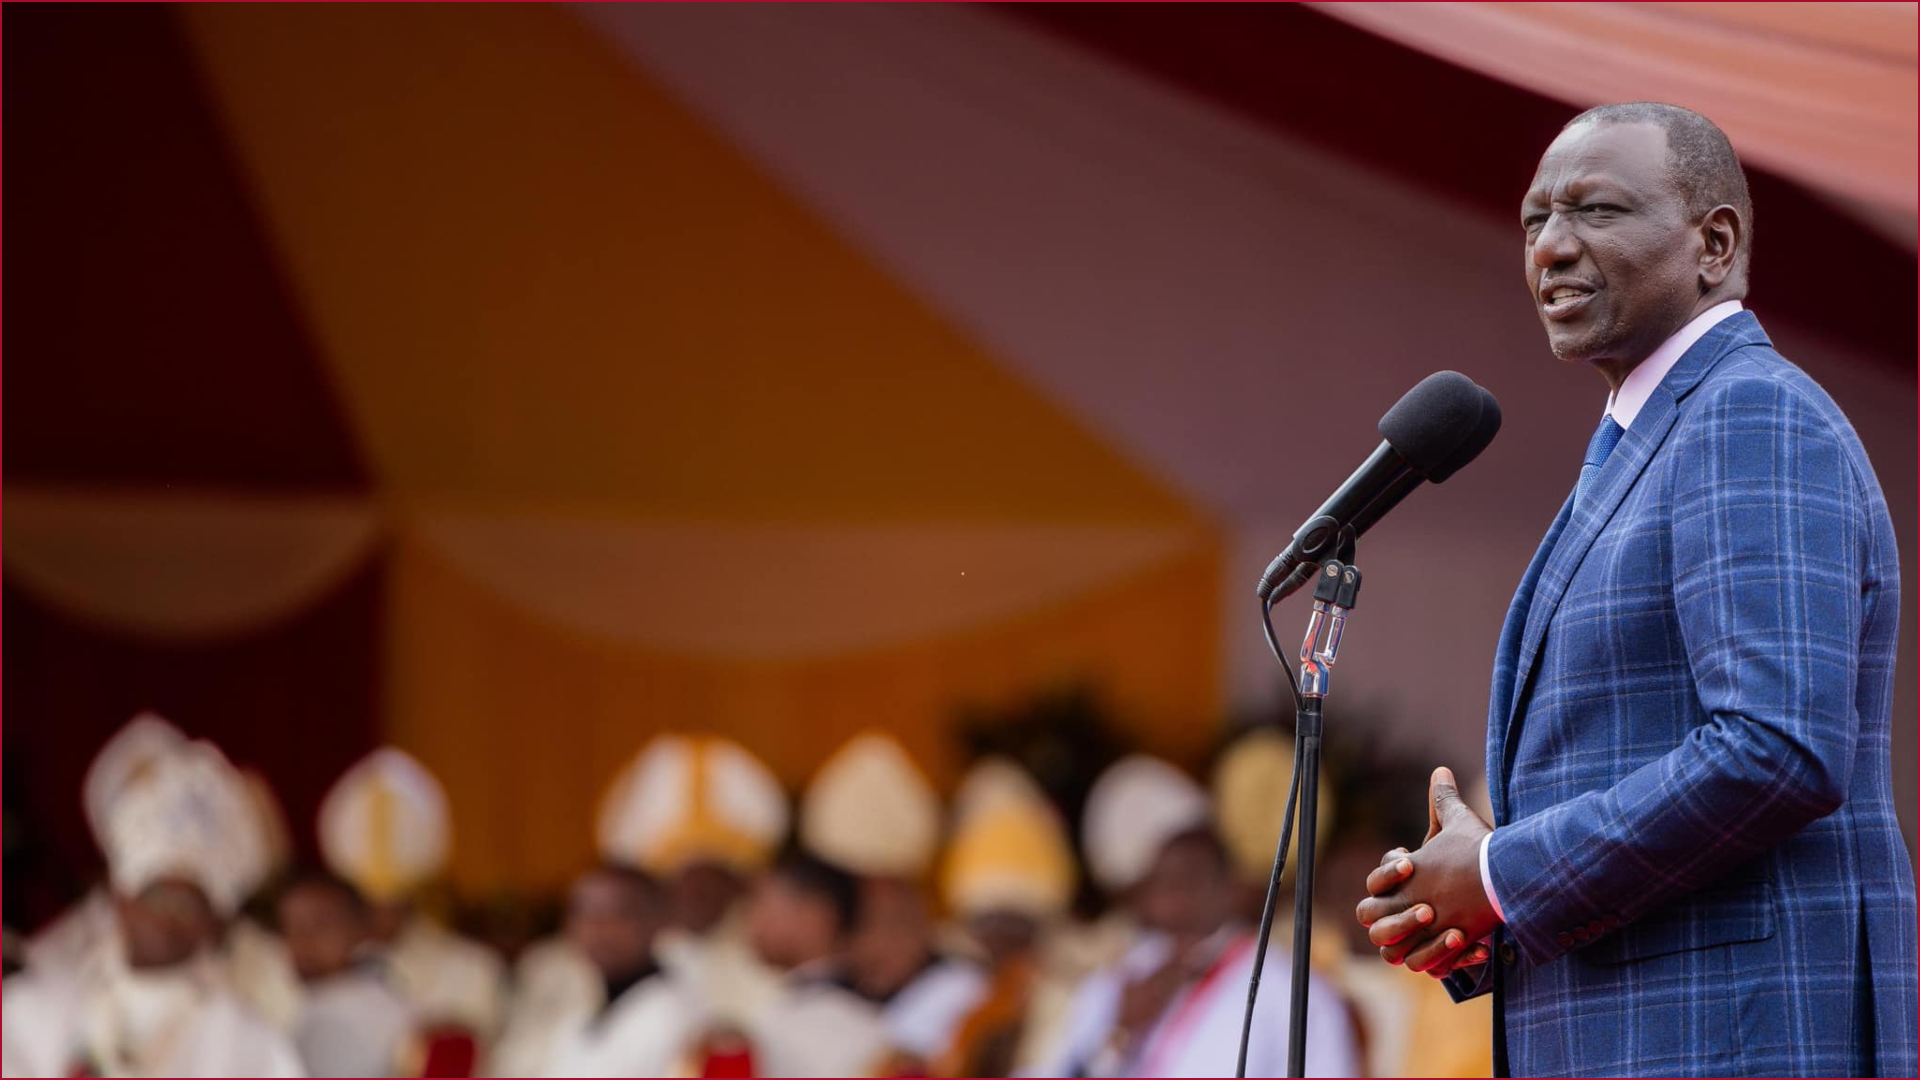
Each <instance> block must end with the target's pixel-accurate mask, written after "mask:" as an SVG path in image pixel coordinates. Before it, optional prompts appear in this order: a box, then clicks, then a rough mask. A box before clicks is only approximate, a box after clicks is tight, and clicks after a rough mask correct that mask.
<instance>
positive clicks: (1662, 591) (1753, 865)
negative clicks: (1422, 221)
mask: <svg viewBox="0 0 1920 1080" xmlns="http://www.w3.org/2000/svg"><path fill="white" fill-rule="evenodd" d="M1522 214H1523V224H1524V227H1525V231H1526V252H1527V278H1528V283H1529V285H1530V286H1531V288H1532V291H1533V293H1534V298H1535V304H1536V307H1537V308H1538V310H1539V313H1540V316H1541V320H1542V322H1543V324H1544V325H1545V327H1546V330H1547V339H1548V342H1549V344H1550V345H1551V346H1552V347H1553V350H1554V353H1555V354H1556V355H1557V356H1558V357H1559V358H1560V359H1562V360H1563V361H1568V362H1572V363H1579V364H1583V365H1590V366H1592V367H1594V368H1596V369H1598V370H1599V371H1600V373H1601V374H1602V375H1603V376H1604V377H1605V378H1606V380H1607V383H1608V386H1609V388H1610V390H1611V391H1612V393H1611V394H1610V396H1609V398H1608V406H1607V414H1606V416H1605V417H1603V419H1602V420H1601V423H1600V426H1599V429H1598V430H1597V431H1596V432H1595V433H1594V437H1593V440H1592V442H1591V443H1590V444H1589V447H1588V451H1587V455H1586V459H1585V461H1584V462H1583V463H1582V466H1581V469H1580V473H1579V475H1578V477H1577V480H1576V481H1575V483H1574V491H1573V493H1572V494H1571V495H1570V496H1569V497H1568V499H1567V501H1566V504H1565V505H1564V506H1562V507H1561V508H1560V513H1559V515H1558V516H1557V517H1556V518H1555V519H1554V522H1553V525H1552V527H1551V528H1550V529H1549V530H1548V531H1547V535H1546V539H1545V540H1543V541H1542V542H1541V544H1540V548H1539V551H1538V552H1537V553H1536V554H1535V555H1534V558H1533V562H1532V564H1531V565H1529V566H1528V567H1527V570H1526V573H1525V575H1524V576H1523V577H1522V579H1521V582H1520V588H1519V590H1518V592H1516V593H1515V595H1514V598H1513V604H1512V606H1511V607H1510V608H1509V610H1508V613H1507V621H1506V626H1505V628H1504V629H1503V630H1502V631H1501V635H1500V645H1499V652H1498V655H1497V659H1496V661H1495V665H1494V674H1493V687H1492V694H1491V702H1490V705H1489V710H1488V720H1487V775H1488V778H1489V785H1488V786H1489V788H1490V790H1491V794H1492V802H1493V817H1494V821H1495V822H1496V823H1497V824H1498V827H1497V828H1496V827H1493V826H1490V825H1489V824H1488V823H1486V822H1485V821H1483V820H1481V819H1480V817H1479V816H1478V815H1476V814H1475V813H1474V812H1473V811H1472V810H1471V809H1469V808H1467V806H1466V805H1465V804H1464V803H1462V802H1461V801H1460V799H1459V796H1458V794H1457V793H1456V792H1455V790H1454V784H1453V777H1452V774H1451V773H1450V772H1448V771H1447V770H1445V769H1441V770H1437V771H1436V772H1435V774H1434V782H1433V786H1432V790H1431V792H1430V807H1431V819H1430V824H1431V828H1430V831H1429V834H1428V838H1427V840H1426V842H1425V843H1424V844H1423V845H1422V847H1421V848H1420V849H1419V850H1417V851H1413V852H1407V851H1405V850H1396V851H1392V852H1389V853H1388V854H1387V857H1386V858H1385V859H1384V860H1383V861H1382V864H1381V866H1380V868H1379V869H1377V870H1375V871H1374V872H1373V874H1372V875H1370V876H1369V878H1368V881H1367V886H1368V892H1369V894H1370V895H1369V897H1368V898H1367V899H1366V900H1363V901H1362V902H1361V904H1360V908H1359V911H1358V915H1359V918H1360V921H1361V922H1362V923H1363V924H1365V925H1367V926H1368V927H1369V928H1370V929H1369V933H1370V935H1371V936H1372V939H1373V941H1374V943H1375V944H1377V945H1379V946H1381V954H1382V956H1383V957H1384V958H1386V959H1387V960H1388V962H1390V963H1405V964H1406V965H1408V966H1410V967H1413V968H1415V969H1417V970H1421V971H1426V972H1429V973H1430V974H1433V975H1435V976H1436V977H1444V978H1445V979H1446V981H1447V985H1448V988H1449V990H1450V991H1452V992H1453V993H1454V994H1455V996H1456V997H1466V996H1473V995H1477V994H1481V993H1488V992H1491V993H1492V994H1493V995H1494V1032H1493V1037H1494V1055H1495V1062H1496V1066H1497V1067H1498V1069H1499V1071H1500V1073H1501V1074H1502V1075H1516V1076H1565V1075H1615V1076H1632V1075H1702V1076H1722V1075H1736V1074H1744V1075H1792V1074H1799V1075H1820V1074H1828V1075H1843V1076H1862V1075H1875V1074H1878V1075H1882V1076H1912V1075H1914V1074H1915V1071H1916V1067H1917V1064H1916V1050H1915V1047H1916V1040H1917V1039H1920V1035H1917V1033H1916V1012H1917V1011H1920V991H1917V990H1916V970H1917V969H1920V950H1917V949H1916V943H1915V938H1916V930H1915V920H1916V915H1915V903H1914V881H1913V871H1912V865H1911V863H1910V861H1909V856H1908V853H1907V850H1906V847H1905V845H1904V844H1903V842H1902V840H1901V836H1900V831H1899V827H1898V824H1897V822H1896V820H1895V816H1894V803H1893V793H1892V781H1891V775H1890V724H1891V717H1890V696H1891V692H1892V685H1893V671H1894V659H1895V648H1896V644H1895V642H1896V629H1897V624H1898V621H1899V598H1900V578H1899V566H1898V563H1897V557H1896V554H1895V550H1894V533H1893V526H1892V522H1891V520H1890V518H1889V517H1888V514H1887V506H1886V502H1885V500H1884V498H1883V497H1882V495H1881V491H1880V486H1879V482H1878V481H1877V480H1876V479H1875V477H1874V473H1873V468H1872V466H1871V465H1870V464H1869V463H1868V461H1867V455H1866V453H1865V451H1864V450H1863V449H1862V448H1861V446H1860V442H1859V440H1858V439H1857V438H1856V437H1855V435H1854V432H1853V427H1852V425H1851V424H1849V423H1848V422H1847V418H1846V417H1845V416H1844V415H1843V414H1842V413H1841V412H1840V410H1839V408H1838V407H1836V406H1835V405H1834V403H1833V401H1832V399H1831V398H1829V397H1828V396H1827V394H1826V393H1825V391H1823V390H1821V389H1820V387H1819V386H1818V385H1817V384H1816V383H1815V382H1814V381H1813V380H1812V379H1810V378H1808V377H1807V375H1806V373H1805V372H1802V371H1801V370H1800V369H1799V368H1796V367H1794V366H1793V365H1792V364H1790V363H1788V362H1787V361H1786V360H1785V359H1783V358H1782V357H1781V356H1780V354H1779V353H1777V352H1775V351H1774V349H1773V345H1772V342H1770V341H1769V340H1768V339H1767V335H1766V333H1765V332H1764V331H1762V330H1761V329H1760V324H1759V322H1758V321H1757V320H1756V319H1755V318H1754V317H1753V315H1752V314H1751V313H1749V312H1747V311H1744V310H1742V308H1741V304H1740V301H1741V300H1742V299H1744V297H1745V296H1746V288H1747V263H1748V253H1749V250H1750V245H1751V231H1752V221H1753V212H1752V207H1751V204H1750V202H1749V199H1748V194H1747V186H1746V179H1745V177H1744V175H1743V174H1742V172H1741V169H1740V164H1739V161H1738V159H1737V158H1736V157H1735V156H1734V153H1733V149H1732V147H1731V146H1730V145H1728V143H1727V140H1726V136H1725V135H1723V134H1722V133H1721V132H1720V130H1719V128H1717V127H1715V126H1714V125H1713V124H1712V123H1711V122H1710V121H1708V120H1707V119H1706V118H1704V117H1702V116H1699V115H1698V114H1696V113H1692V112H1689V111H1687V110H1685V109H1680V108H1677V107H1675V106H1670V105H1656V104H1650V103H1636V104H1631V105H1611V106H1602V107H1601V108H1598V109H1594V110H1591V111H1589V112H1587V113H1584V114H1582V115H1581V116H1579V117H1577V118H1576V119H1575V120H1574V121H1573V122H1572V123H1570V124H1568V125H1567V127H1566V128H1565V129H1564V130H1563V131H1562V132H1561V134H1560V136H1559V137H1558V138H1557V139H1555V140H1554V143H1553V145H1552V146H1551V147H1549V148H1548V150H1547V153H1546V155H1545V156H1544V157H1543V158H1542V159H1541V162H1540V168H1539V171H1538V173H1537V174H1536V175H1535V177H1534V181H1533V186H1532V189H1531V190H1530V191H1529V192H1528V193H1527V196H1526V200H1525V202H1524V204H1523V207H1522ZM1903 720H1904V721H1908V722H1910V721H1911V717H1906V718H1903ZM1442 928H1445V929H1442Z"/></svg>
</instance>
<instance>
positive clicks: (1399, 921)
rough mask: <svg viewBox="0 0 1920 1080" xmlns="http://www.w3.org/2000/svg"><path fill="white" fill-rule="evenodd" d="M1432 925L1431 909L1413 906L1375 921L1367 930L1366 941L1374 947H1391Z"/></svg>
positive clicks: (1422, 905) (1417, 905)
mask: <svg viewBox="0 0 1920 1080" xmlns="http://www.w3.org/2000/svg"><path fill="white" fill-rule="evenodd" d="M1432 925H1433V908H1431V907H1429V906H1427V905H1426V904H1415V905H1413V907H1411V908H1408V909H1407V910H1406V911H1403V912H1401V913H1400V914H1398V915H1388V916H1387V917H1385V918H1383V919H1376V920H1374V922H1373V925H1371V926H1369V927H1368V928H1367V940H1368V941H1371V942H1373V943H1374V944H1375V945H1392V944H1394V943H1395V942H1398V941H1402V940H1405V939H1406V938H1407V937H1408V936H1409V935H1412V934H1418V933H1420V932H1421V931H1422V930H1425V929H1426V928H1427V927H1429V926H1432Z"/></svg>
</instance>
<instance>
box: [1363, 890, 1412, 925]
mask: <svg viewBox="0 0 1920 1080" xmlns="http://www.w3.org/2000/svg"><path fill="white" fill-rule="evenodd" d="M1412 906H1413V898H1412V897H1407V896H1369V897H1367V898H1366V899H1365V900H1362V901H1360V903H1359V905H1358V906H1357V907H1355V908H1354V909H1353V917H1354V918H1356V919H1358V920H1360V925H1361V926H1372V925H1373V924H1374V923H1377V922H1379V921H1380V920H1381V919H1384V918H1387V917H1388V916H1391V915H1398V914H1400V913H1401V912H1403V911H1405V910H1407V909H1408V908H1410V907H1412Z"/></svg>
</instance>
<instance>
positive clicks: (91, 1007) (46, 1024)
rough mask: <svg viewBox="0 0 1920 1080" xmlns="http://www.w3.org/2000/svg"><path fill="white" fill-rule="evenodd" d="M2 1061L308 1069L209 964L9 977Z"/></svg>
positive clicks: (52, 1065)
mask: <svg viewBox="0 0 1920 1080" xmlns="http://www.w3.org/2000/svg"><path fill="white" fill-rule="evenodd" d="M105 951H106V950H103V952H105ZM0 1060H3V1061H4V1072H5V1074H6V1075H7V1076H71V1075H74V1074H75V1073H76V1072H82V1071H84V1072H85V1073H88V1074H90V1075H96V1076H271V1077H282V1076H300V1075H302V1073H301V1066H300V1061H299V1058H298V1056H297V1055H296V1054H295V1053H294V1049H293V1046H292V1044H291V1043H289V1042H288V1041H287V1039H286V1037H285V1036H283V1035H281V1034H280V1033H279V1032H277V1031H275V1030H274V1029H273V1028H272V1027H271V1026H270V1025H268V1024H267V1023H266V1022H265V1021H264V1020H262V1019H260V1018H259V1017H258V1016H257V1015H255V1014H254V1013H253V1012H252V1010H250V1009H248V1008H247V1007H246V1006H245V1005H243V1004H242V1003H241V1002H240V1000H239V998H237V997H235V996H234V994H233V992H232V991H231V990H229V989H228V988H227V987H226V986H225V985H224V983H223V982H222V981H221V979H220V977H219V975H218V971H217V967H216V965H214V964H213V963H212V962H210V961H201V962H197V963H190V964H188V965H182V967H181V968H180V969H177V970H174V971H170V972H167V973H164V974H158V975H156V974H151V973H137V972H132V971H129V970H127V969H126V968H125V966H124V965H123V964H117V963H111V962H102V963H99V964H95V965H91V966H90V969H89V970H88V971H87V972H85V973H83V974H82V975H81V977H80V978H78V979H75V980H59V979H43V978H41V977H38V976H35V975H28V974H24V973H23V974H22V975H20V976H18V977H15V978H12V979H8V980H7V981H6V985H5V987H4V1003H3V1004H0Z"/></svg>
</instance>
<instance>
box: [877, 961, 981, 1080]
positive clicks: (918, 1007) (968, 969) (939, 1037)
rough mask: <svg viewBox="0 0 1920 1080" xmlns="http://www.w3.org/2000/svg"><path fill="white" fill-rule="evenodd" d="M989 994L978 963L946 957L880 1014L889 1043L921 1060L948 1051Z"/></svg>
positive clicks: (908, 986) (918, 978)
mask: <svg viewBox="0 0 1920 1080" xmlns="http://www.w3.org/2000/svg"><path fill="white" fill-rule="evenodd" d="M986 995H987V974H986V972H985V971H982V970H981V969H980V966H979V965H977V964H972V963H968V962H967V961H965V960H955V959H951V958H942V959H940V960H937V961H935V962H934V963H933V964H931V965H930V966H928V968H927V969H926V970H925V971H922V972H921V973H920V974H919V975H916V976H914V978H913V980H912V981H910V982H909V983H907V985H905V986H903V987H901V988H900V992H899V993H897V994H895V995H893V998H892V999H891V1000H889V1001H888V1002H887V1004H886V1006H885V1007H884V1008H882V1009H881V1012H880V1015H881V1020H882V1022H883V1023H884V1024H885V1025H886V1029H887V1040H888V1041H889V1042H890V1043H892V1045H893V1046H894V1047H895V1048H896V1049H899V1050H904V1051H906V1052H907V1053H909V1054H912V1055H913V1056H915V1057H917V1058H919V1059H921V1060H922V1061H932V1060H933V1059H934V1058H936V1057H939V1056H940V1055H941V1054H943V1053H945V1052H946V1050H947V1047H949V1046H951V1045H952V1044H953V1036H954V1034H955V1033H956V1032H958V1031H959V1028H960V1025H961V1024H962V1023H964V1022H965V1021H966V1019H967V1016H968V1015H969V1014H971V1013H972V1012H973V1010H974V1007H975V1006H977V1005H979V1004H980V1001H981V999H982V998H984V997H986Z"/></svg>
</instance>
